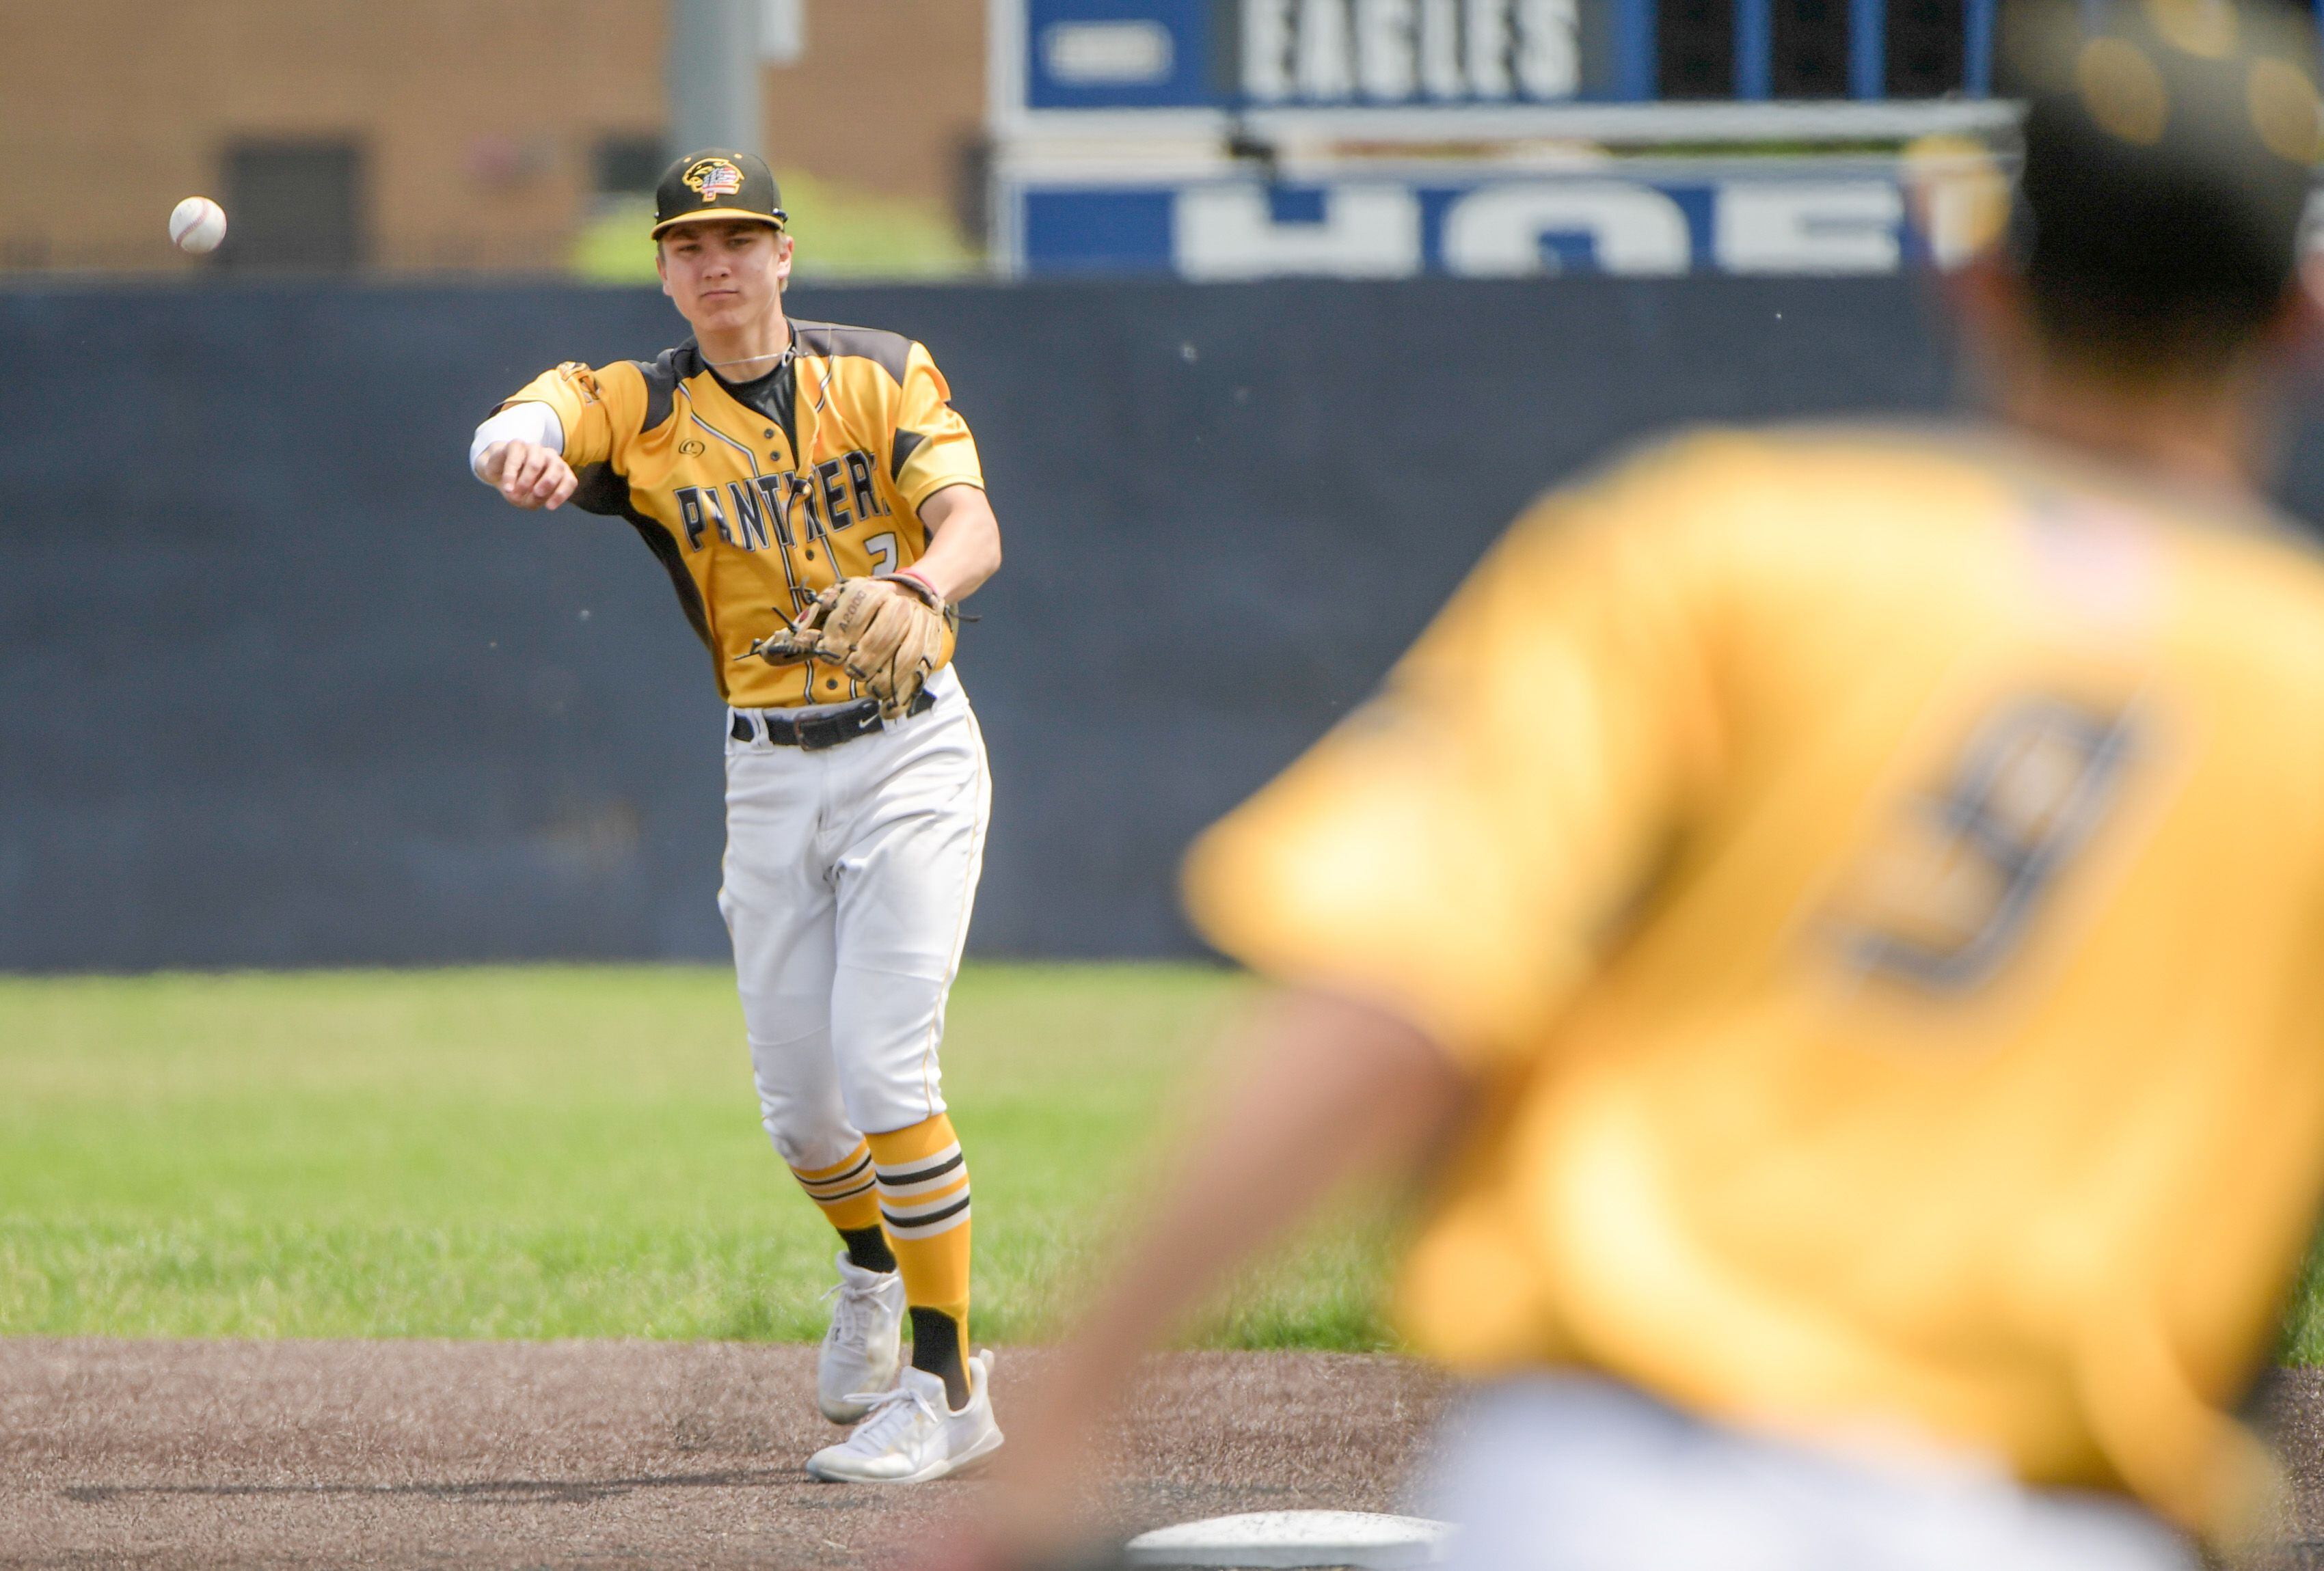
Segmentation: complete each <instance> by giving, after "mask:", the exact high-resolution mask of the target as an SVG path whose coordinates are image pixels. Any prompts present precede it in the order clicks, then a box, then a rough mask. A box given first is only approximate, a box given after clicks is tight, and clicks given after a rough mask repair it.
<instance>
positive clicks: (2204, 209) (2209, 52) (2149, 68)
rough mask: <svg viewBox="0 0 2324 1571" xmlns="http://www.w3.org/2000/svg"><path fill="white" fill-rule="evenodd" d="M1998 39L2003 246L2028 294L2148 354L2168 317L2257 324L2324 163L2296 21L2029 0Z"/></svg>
mask: <svg viewBox="0 0 2324 1571" xmlns="http://www.w3.org/2000/svg"><path fill="white" fill-rule="evenodd" d="M2010 32H2011V35H2012V36H2011V37H2010V38H2009V40H2008V42H2009V45H2010V48H2009V49H2008V51H2006V55H2005V58H2004V67H2005V78H2006V79H2005V80H2004V82H2003V83H2002V84H2001V86H2002V87H2004V88H2005V89H2006V90H2008V91H2010V93H2011V96H2017V97H2022V98H2024V100H2026V102H2027V105H2028V108H2027V111H2026V116H2025V124H2024V166H2023V171H2022V173H2021V174H2020V176H2019V179H2018V188H2017V200H2016V203H2015V211H2014V212H2013V213H2012V215H2011V222H2010V226H2009V227H2010V234H2009V240H2010V249H2011V252H2012V253H2014V257H2015V262H2016V264H2017V266H2018V267H2019V269H2020V270H2021V271H2022V272H2023V273H2024V276H2025V278H2026V280H2027V281H2028V282H2030V283H2031V284H2033V286H2034V289H2035V293H2036V296H2037V299H2039V300H2042V301H2045V302H2049V303H2051V304H2052V305H2053V306H2055V307H2056V308H2057V309H2058V310H2059V311H2061V312H2064V313H2065V314H2067V315H2069V316H2070V317H2073V319H2074V320H2073V324H2072V325H2073V326H2080V327H2088V328H2090V329H2093V330H2096V329H2099V328H2119V329H2122V331H2117V332H2114V333H2113V334H2112V335H2113V336H2115V337H2117V338H2121V337H2126V336H2135V337H2139V338H2144V339H2147V340H2151V341H2153V342H2154V343H2155V344H2156V345H2161V346H2167V345H2169V344H2170V343H2171V342H2172V340H2171V338H2170V336H2169V335H2168V334H2167V333H2165V332H2163V328H2164V326H2166V325H2167V324H2168V323H2169V322H2170V320H2172V318H2175V317H2190V318H2192V317H2211V318H2219V319H2223V320H2225V321H2227V322H2234V323H2240V324H2243V325H2245V326H2250V325H2253V324H2258V323H2262V322H2264V321H2265V320H2267V319H2268V318H2269V317H2272V315H2273V313H2274V312H2275V310H2276V309H2277V308H2278V307H2280V306H2281V305H2282V303H2283V301H2284V299H2286V298H2287V296H2288V294H2289V292H2290V291H2291V290H2292V288H2293V287H2294V284H2295V262H2296V260H2297V254H2298V251H2299V236H2300V231H2301V216H2302V214H2303V213H2304V211H2305V210H2306V207H2307V205H2308V197H2309V189H2310V185H2311V183H2312V182H2313V180H2314V179H2315V174H2316V168H2317V164H2318V162H2319V159H2324V99H2319V96H2318V94H2317V90H2316V87H2315V78H2314V76H2313V74H2312V73H2313V69H2314V61H2315V60H2316V56H2317V41H2316V35H2315V32H2314V31H2313V29H2312V27H2311V26H2310V23H2308V21H2307V20H2306V19H2305V18H2304V17H2302V16H2301V14H2299V13H2298V12H2296V11H2294V10H2293V9H2292V8H2291V7H2289V6H2282V5H2269V4H2266V3H2264V0H2247V3H2245V4H2233V3H2229V0H2111V3H2109V4H2104V5H2098V6H2097V7H2095V8H2092V7H2089V6H2083V5H2078V4H2074V3H2071V0H2026V3H2024V4H2021V5H2018V6H2017V7H2016V8H2015V11H2014V12H2013V14H2012V22H2011V27H2010ZM2100 317H2103V318H2106V319H2105V320H2103V321H2101V320H2099V319H2098V318H2100Z"/></svg>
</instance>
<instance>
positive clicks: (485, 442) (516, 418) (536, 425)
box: [468, 400, 565, 480]
mask: <svg viewBox="0 0 2324 1571" xmlns="http://www.w3.org/2000/svg"><path fill="white" fill-rule="evenodd" d="M495 442H530V443H531V444H532V445H533V446H536V447H547V448H549V450H551V451H552V452H557V453H562V452H564V451H565V423H564V422H563V421H562V420H559V419H558V418H557V411H556V410H555V409H550V408H549V406H548V405H547V404H537V403H534V402H532V401H531V400H526V401H525V402H523V403H521V404H511V405H510V406H509V407H508V408H506V409H503V410H502V411H501V412H500V413H499V414H497V415H494V416H493V418H491V419H489V420H486V421H485V422H484V424H483V425H481V426H478V427H476V436H475V441H473V442H470V443H469V444H468V473H471V474H473V475H475V477H476V478H477V479H478V480H482V479H484V474H483V473H481V472H480V471H479V470H478V469H477V467H476V466H477V465H478V464H482V463H483V462H484V449H485V448H487V447H489V446H492V445H493V443H495Z"/></svg>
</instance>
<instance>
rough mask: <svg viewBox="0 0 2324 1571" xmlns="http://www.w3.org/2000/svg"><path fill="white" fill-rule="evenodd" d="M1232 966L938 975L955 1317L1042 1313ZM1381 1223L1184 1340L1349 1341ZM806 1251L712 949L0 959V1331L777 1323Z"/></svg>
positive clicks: (1311, 1246) (1085, 1263)
mask: <svg viewBox="0 0 2324 1571" xmlns="http://www.w3.org/2000/svg"><path fill="white" fill-rule="evenodd" d="M1245 986H1246V984H1245V983H1243V982H1242V981H1241V980H1240V979H1239V978H1234V977H1231V976H1229V975H1225V974H1222V973H1220V972H1216V971H1212V970H1206V969H1196V968H1190V967H1161V966H1092V967H1043V966H986V967H972V968H971V969H969V970H968V972H967V973H966V974H965V975H964V977H963V978H962V979H961V983H960V986H959V988H957V990H956V991H955V993H954V1002H953V1010H952V1017H951V1026H950V1030H949V1032H948V1034H947V1039H946V1043H945V1082H946V1084H945V1089H946V1093H947V1096H948V1098H949V1099H950V1101H951V1102H952V1106H953V1113H954V1120H955V1122H956V1123H957V1124H958V1125H960V1127H961V1130H962V1134H963V1138H964V1144H966V1145H967V1146H968V1149H969V1154H970V1161H971V1163H972V1166H973V1170H974V1172H975V1177H976V1243H977V1260H976V1282H975V1292H976V1301H977V1308H976V1312H975V1313H976V1333H977V1335H978V1336H979V1337H980V1338H989V1339H991V1340H993V1341H1001V1342H1007V1341H1021V1340H1027V1339H1031V1338H1037V1337H1041V1336H1043V1335H1045V1334H1047V1333H1049V1332H1051V1331H1053V1330H1054V1329H1055V1328H1056V1326H1057V1325H1058V1323H1059V1320H1060V1318H1061V1317H1062V1315H1063V1314H1064V1313H1065V1311H1066V1310H1067V1309H1069V1308H1070V1306H1071V1303H1072V1301H1073V1296H1074V1292H1075V1291H1076V1290H1077V1289H1078V1287H1079V1286H1080V1285H1081V1284H1082V1283H1084V1282H1085V1281H1086V1279H1087V1274H1088V1272H1089V1269H1090V1268H1091V1267H1092V1265H1093V1263H1095V1261H1096V1260H1097V1259H1098V1258H1099V1257H1100V1254H1101V1252H1102V1248H1103V1246H1104V1244H1105V1241H1106V1238H1107V1236H1108V1231H1109V1227H1110V1226H1111V1225H1112V1222H1113V1220H1114V1219H1115V1218H1117V1217H1120V1215H1121V1213H1122V1208H1123V1204H1124V1202H1125V1200H1126V1199H1130V1198H1132V1197H1134V1196H1135V1195H1137V1194H1138V1193H1139V1192H1141V1191H1142V1190H1143V1188H1144V1185H1143V1183H1142V1179H1143V1177H1144V1175H1145V1174H1146V1173H1147V1172H1148V1171H1149V1170H1150V1165H1151V1162H1152V1161H1153V1154H1154V1152H1155V1150H1156V1146H1157V1140H1158V1139H1159V1138H1160V1137H1161V1136H1162V1135H1164V1134H1165V1133H1166V1131H1167V1128H1168V1126H1169V1125H1170V1120H1171V1109H1172V1108H1173V1107H1175V1106H1176V1105H1177V1104H1179V1103H1180V1102H1182V1101H1183V1100H1184V1098H1185V1096H1186V1095H1187V1093H1188V1091H1189V1089H1191V1088H1190V1082H1191V1080H1192V1079H1194V1077H1196V1076H1197V1075H1199V1073H1200V1072H1201V1070H1203V1067H1204V1064H1205V1061H1206V1060H1207V1059H1208V1057H1209V1055H1210V1052H1211V1050H1212V1043H1213V1042H1214V1041H1215V1039H1216V1037H1217V1034H1218V1030H1219V1026H1220V1024H1221V1023H1222V1021H1223V1020H1224V1019H1225V1018H1226V1017H1227V1016H1228V1015H1230V1014H1231V1012H1232V1010H1233V1009H1234V1007H1235V1006H1236V1002H1237V1000H1238V998H1239V997H1240V994H1241V992H1242V989H1243V988H1244V987H1245ZM1385 1243H1386V1239H1385V1233H1384V1225H1383V1224H1381V1223H1380V1222H1379V1221H1378V1220H1376V1219H1371V1220H1368V1219H1365V1218H1362V1217H1348V1218H1345V1219H1342V1220H1341V1221H1339V1222H1336V1223H1334V1224H1332V1225H1329V1226H1325V1227H1323V1228H1322V1229H1320V1230H1319V1231H1318V1232H1317V1233H1316V1235H1314V1236H1313V1237H1311V1238H1310V1239H1308V1240H1307V1241H1306V1242H1305V1244H1304V1245H1302V1246H1301V1247H1300V1248H1299V1249H1298V1250H1296V1251H1295V1252H1294V1253H1293V1254H1292V1255H1291V1256H1289V1257H1288V1258H1287V1259H1286V1260H1284V1261H1280V1262H1277V1263H1274V1264H1272V1265H1270V1266H1268V1267H1267V1268H1266V1269H1264V1270H1262V1271H1261V1272H1258V1273H1256V1274H1254V1275H1253V1276H1252V1277H1251V1278H1250V1280H1248V1281H1247V1282H1244V1283H1242V1284H1240V1286H1239V1287H1238V1288H1237V1289H1236V1290H1235V1291H1232V1292H1231V1294H1230V1295H1228V1296H1227V1298H1226V1299H1225V1300H1223V1301H1222V1304H1221V1306H1220V1308H1219V1309H1218V1310H1217V1312H1216V1313H1214V1314H1213V1316H1212V1317H1211V1318H1210V1319H1209V1320H1208V1321H1207V1322H1206V1323H1205V1324H1204V1326H1203V1328H1201V1330H1200V1332H1199V1333H1198V1336H1199V1338H1200V1339H1201V1340H1202V1341H1203V1342H1205V1343H1208V1344H1210V1345H1213V1346H1310V1347H1371V1346H1380V1345H1382V1340H1383V1337H1382V1332H1381V1330H1380V1328H1379V1320H1378V1318H1377V1315H1376V1312H1375V1304H1374V1300H1373V1287H1374V1284H1376V1283H1377V1282H1378V1280H1379V1269H1380V1262H1381V1259H1382V1256H1383V1254H1384V1249H1385ZM832 1250H833V1240H832V1237H831V1235H830V1233H829V1232H828V1230H827V1229H826V1227H825V1226H824V1224H823V1222H822V1221H821V1219H820V1217H818V1215H817V1214H816V1212H815V1211H814V1210H813V1208H810V1207H809V1206H808V1205H807V1202H806V1201H805V1199H803V1198H802V1197H801V1196H800V1195H799V1194H798V1190H796V1188H795V1187H794V1186H793V1185H792V1184H791V1182H790V1181H789V1179H788V1176H787V1175H786V1173H785V1172H784V1171H783V1169H782V1167H781V1164H780V1163H779V1162H777V1160H776V1159H775V1157H774V1155H773V1154H772V1153H771V1152H770V1150H769V1149H768V1146H767V1144H766V1141H765V1137H764V1136H763V1135H762V1134H761V1131H760V1129H759V1126H758V1122H757V1107H756V1105H755V1103H754V1101H753V1099H752V1094H751V1089H750V1076H749V1069H748V1065H747V1062H746V1060H745V1055H744V1053H743V1051H742V1022H741V1017H740V1013H739V1011H738V1009H737V1007H736V1006H735V1002H734V996H733V978H732V976H731V974H730V973H728V972H726V971H724V970H723V969H712V968H699V969H696V968H643V967H639V968H586V969H584V968H525V969H462V970H447V971H429V972H338V973H304V974H296V975H226V976H185V975H173V976H157V977H145V978H54V979H49V978H0V1334H9V1335H46V1336H78V1335H104V1336H126V1337H681V1338H685V1337H719V1338H742V1339H767V1340H806V1339H812V1338H813V1337H816V1336H818V1335H820V1333H821V1329H822V1320H823V1310H822V1308H821V1306H820V1305H819V1304H818V1302H817V1295H818V1294H819V1293H820V1292H821V1291H822V1290H823V1288H824V1287H825V1286H826V1285H827V1283H828V1282H829V1280H830V1277H831V1268H830V1256H831V1253H832Z"/></svg>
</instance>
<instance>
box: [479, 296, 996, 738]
mask: <svg viewBox="0 0 2324 1571" xmlns="http://www.w3.org/2000/svg"><path fill="white" fill-rule="evenodd" d="M791 330H792V340H791V351H790V353H789V354H787V355H786V356H785V357H784V359H783V361H782V363H780V364H779V365H778V366H777V367H776V368H775V369H774V370H773V371H771V372H768V373H767V374H765V375H764V376H761V377H760V378H758V379H757V380H755V381H746V382H728V381H724V379H723V378H721V377H719V376H718V375H717V374H716V373H715V371H714V370H713V369H712V368H711V367H710V366H708V365H706V364H705V363H703V360H702V355H701V352H700V351H699V349H697V348H696V345H694V343H693V342H692V341H691V340H689V341H687V343H686V344H683V345H679V346H678V348H676V349H671V350H667V351H665V352H664V353H663V354H661V355H660V356H659V358H658V359H655V360H652V361H643V362H641V361H617V362H614V363H612V364H609V365H606V366H603V367H599V368H595V369H593V368H591V367H589V366H586V365H579V364H572V363H567V364H565V365H560V366H558V367H557V368H556V369H555V370H554V371H550V372H544V373H543V374H542V375H540V376H539V377H537V378H535V379H534V380H533V381H531V382H530V383H529V384H528V385H527V386H525V387H524V388H523V389H522V390H520V391H519V392H518V393H517V394H516V395H515V396H514V397H513V398H512V399H510V400H508V401H509V402H510V403H518V402H522V401H526V400H531V401H534V402H539V403H544V404H547V405H548V406H549V408H551V409H554V410H556V411H557V418H558V420H559V421H560V422H561V423H562V424H563V426H564V427H565V460H566V462H567V463H568V464H571V465H572V466H573V469H574V471H575V473H576V475H577V476H578V478H579V481H580V485H579V488H578V489H577V490H576V492H574V496H573V501H574V504H575V505H576V506H577V507H580V508H582V509H584V510H586V511H589V512H594V513H604V514H608V515H612V516H615V517H620V518H624V519H628V520H629V521H630V522H631V523H632V525H634V526H635V527H636V528H637V530H638V533H639V534H640V535H641V536H642V537H644V539H645V542H646V544H647V546H649V547H651V549H652V551H653V553H654V555H655V556H657V557H659V559H660V560H661V564H662V565H663V566H664V567H665V568H666V569H667V570H668V571H669V576H670V582H671V583H673V584H674V585H675V586H676V587H677V590H678V601H679V602H680V603H681V604H682V605H684V607H685V608H686V614H687V620H689V621H690V622H692V623H693V625H694V630H695V631H696V633H697V634H699V635H700V636H701V638H702V641H703V642H704V643H705V644H706V645H708V646H709V648H710V652H711V656H712V658H713V661H714V663H715V666H716V668H717V678H718V691H719V695H720V696H721V697H723V698H724V699H725V700H726V702H727V703H731V704H733V705H734V706H736V707H737V708H743V709H765V708H774V707H778V706H783V705H792V704H801V703H844V702H846V701H847V700H849V699H851V698H853V697H854V696H855V695H856V694H855V690H854V684H853V683H852V682H851V681H850V680H849V679H848V677H847V676H846V675H845V674H844V672H841V671H840V670H838V669H837V668H836V667H834V666H825V665H822V664H819V663H818V664H813V665H799V666H780V667H778V666H769V665H767V664H766V663H765V662H764V661H761V660H742V661H740V662H739V663H738V662H737V659H736V657H738V656H741V655H742V654H744V653H745V652H746V651H747V650H748V649H749V648H750V647H751V644H752V640H753V639H763V638H766V637H768V636H770V634H772V633H773V632H775V631H776V630H777V629H779V628H780V627H781V626H782V624H783V621H784V620H787V619H788V618H791V617H796V616H797V615H798V613H799V612H800V611H804V610H806V609H807V606H809V605H810V604H812V603H813V602H814V601H815V597H816V594H817V593H820V592H821V591H822V590H823V589H825V588H826V587H828V586H829V585H830V584H832V583H835V582H836V581H837V580H838V579H840V578H843V577H846V578H856V577H862V576H864V575H865V574H881V573H890V572H893V571H895V570H896V569H898V568H901V567H906V566H909V565H911V564H912V563H913V562H915V561H917V560H918V558H919V556H920V554H921V552H922V551H924V550H925V549H926V548H927V529H926V528H924V527H923V526H922V524H921V522H920V517H919V509H920V505H921V504H922V503H923V502H925V501H927V499H928V498H929V497H931V496H933V495H935V494H936V492H939V491H942V490H943V489H944V488H945V487H946V486H950V485H976V486H982V484H983V472H982V469H981V468H980V467H979V465H978V463H977V456H976V442H975V439H974V438H973V436H970V434H969V429H968V423H967V422H966V421H965V420H964V419H962V418H961V417H960V415H959V414H958V412H957V411H955V410H954V409H953V407H952V405H951V402H950V399H951V392H950V390H949V389H947V388H946V387H945V380H944V376H943V373H942V372H938V371H937V370H936V362H935V361H933V360H932V359H930V358H929V356H928V352H927V350H926V349H925V348H923V347H922V346H921V345H918V344H915V343H913V342H912V341H911V340H909V339H908V338H905V337H902V336H900V335H897V334H894V333H883V332H879V331H876V330H873V329H871V328H865V327H843V326H833V325H831V324H829V323H822V322H793V323H792V324H791ZM810 684H811V685H810Z"/></svg>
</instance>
